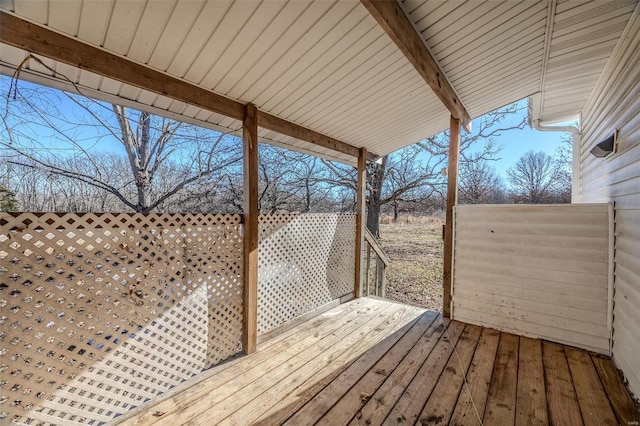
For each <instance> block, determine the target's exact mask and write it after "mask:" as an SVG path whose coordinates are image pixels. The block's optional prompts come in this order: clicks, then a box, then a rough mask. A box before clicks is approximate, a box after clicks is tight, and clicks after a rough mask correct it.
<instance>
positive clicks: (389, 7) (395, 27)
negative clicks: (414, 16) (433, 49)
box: [360, 0, 471, 132]
mask: <svg viewBox="0 0 640 426" xmlns="http://www.w3.org/2000/svg"><path fill="white" fill-rule="evenodd" d="M360 1H361V3H362V4H363V5H364V7H366V8H367V10H368V11H369V13H371V16H373V17H374V18H375V20H376V21H378V24H379V25H380V26H381V27H382V29H383V30H384V31H385V32H386V33H387V35H388V36H389V37H391V40H393V42H394V43H395V44H396V45H397V46H398V48H399V49H400V51H401V52H402V53H404V55H405V56H406V57H407V59H408V60H409V62H411V64H412V65H413V66H414V67H415V69H416V70H417V71H418V73H419V74H420V75H421V76H422V78H424V80H425V81H426V82H427V84H428V85H429V87H431V90H433V92H434V93H435V94H436V96H438V98H440V100H441V101H442V103H443V104H444V105H445V106H446V107H447V109H448V110H449V112H451V115H453V116H454V117H456V118H457V119H459V120H460V121H461V122H462V125H463V126H464V128H465V129H466V130H467V131H468V132H470V131H471V115H470V114H469V112H468V111H467V110H466V108H465V107H464V105H463V104H462V101H461V100H460V99H459V98H458V95H456V92H455V91H454V90H453V87H451V85H450V84H449V82H448V81H447V79H446V78H445V76H444V73H443V72H442V70H441V69H440V67H439V66H438V64H437V62H436V61H435V59H434V58H433V56H431V53H430V52H429V50H427V47H426V46H425V44H424V43H423V41H422V39H421V38H420V36H419V35H418V33H417V32H416V30H415V29H414V28H413V25H411V22H410V21H409V19H408V18H407V17H406V16H405V14H404V12H403V10H402V8H401V7H400V5H399V4H398V2H397V1H395V0H392V1H389V0H360Z"/></svg>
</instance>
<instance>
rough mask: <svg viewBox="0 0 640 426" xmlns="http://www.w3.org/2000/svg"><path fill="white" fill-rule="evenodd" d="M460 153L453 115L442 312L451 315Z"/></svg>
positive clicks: (457, 123) (455, 120)
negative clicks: (454, 219) (455, 211)
mask: <svg viewBox="0 0 640 426" xmlns="http://www.w3.org/2000/svg"><path fill="white" fill-rule="evenodd" d="M459 153H460V120H458V119H457V118H455V117H454V116H453V115H452V116H451V129H450V133H449V168H448V169H447V216H446V222H445V228H444V271H443V273H442V285H443V290H444V291H443V294H442V314H443V315H444V316H445V317H447V318H449V317H450V315H451V285H452V283H453V274H452V272H453V271H452V261H453V206H455V205H456V203H457V202H458V154H459Z"/></svg>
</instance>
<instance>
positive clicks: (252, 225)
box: [242, 104, 259, 354]
mask: <svg viewBox="0 0 640 426" xmlns="http://www.w3.org/2000/svg"><path fill="white" fill-rule="evenodd" d="M257 112H258V111H257V109H256V107H255V105H252V104H248V105H247V106H246V107H245V111H244V120H243V124H242V142H243V154H244V250H243V253H244V306H243V307H244V309H243V312H244V327H243V333H242V346H243V348H244V351H245V352H246V353H248V354H250V353H252V352H255V350H256V344H257V338H258V214H259V211H258V121H257Z"/></svg>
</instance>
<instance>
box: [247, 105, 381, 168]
mask: <svg viewBox="0 0 640 426" xmlns="http://www.w3.org/2000/svg"><path fill="white" fill-rule="evenodd" d="M258 126H259V127H262V128H263V129H268V130H271V131H274V132H277V133H280V134H283V135H287V136H291V137H292V138H295V139H300V140H303V141H307V142H311V143H313V144H314V145H318V146H321V147H323V148H328V149H331V150H333V151H338V152H342V153H343V154H348V155H351V156H353V157H357V156H358V155H359V148H356V147H355V146H353V145H349V144H346V143H344V142H342V141H340V140H338V139H335V138H332V137H330V136H326V135H323V134H322V133H319V132H316V131H314V130H310V129H307V128H305V127H302V126H299V125H297V124H295V123H291V122H290V121H287V120H284V119H282V118H279V117H276V116H275V115H271V114H268V113H266V112H262V111H258ZM376 158H377V156H376V155H374V154H371V153H367V160H369V161H374V160H375V159H376Z"/></svg>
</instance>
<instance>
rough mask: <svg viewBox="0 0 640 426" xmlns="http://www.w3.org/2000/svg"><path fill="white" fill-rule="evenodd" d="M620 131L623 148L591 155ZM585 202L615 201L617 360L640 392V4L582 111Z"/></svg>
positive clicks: (615, 347) (632, 385)
mask: <svg viewBox="0 0 640 426" xmlns="http://www.w3.org/2000/svg"><path fill="white" fill-rule="evenodd" d="M615 130H618V151H617V152H616V153H614V154H612V155H610V156H609V157H607V158H605V159H599V158H595V157H593V156H591V155H590V154H589V151H590V150H591V149H592V148H593V146H594V145H595V144H597V143H598V142H600V141H601V140H603V139H604V138H606V137H608V136H609V135H611V134H612V133H613V132H614V131H615ZM582 134H583V137H582V144H581V149H582V152H581V170H580V172H581V182H580V183H581V185H580V196H581V199H582V200H583V201H609V200H611V201H613V202H614V203H615V257H614V260H615V266H614V297H613V300H614V308H613V346H612V351H613V359H614V361H615V362H616V364H617V365H618V367H619V368H621V369H622V372H623V373H624V376H625V378H626V379H627V380H628V383H629V387H630V389H631V391H632V392H634V393H635V394H636V395H640V355H639V354H640V327H638V324H640V309H639V307H640V9H639V8H636V11H635V12H634V16H633V18H632V19H631V21H630V22H629V25H628V26H627V28H626V29H625V34H623V38H622V39H621V43H619V45H618V46H617V48H616V50H615V51H614V52H613V54H612V57H611V60H610V61H609V63H608V64H607V67H606V68H605V72H604V74H603V76H602V77H601V78H600V80H598V83H597V84H596V89H595V90H594V91H593V92H592V93H591V95H590V97H589V99H588V100H587V103H586V106H585V109H584V111H583V123H582Z"/></svg>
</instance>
